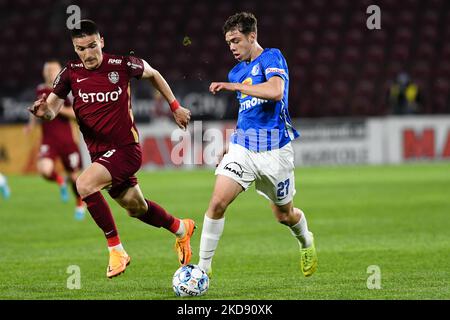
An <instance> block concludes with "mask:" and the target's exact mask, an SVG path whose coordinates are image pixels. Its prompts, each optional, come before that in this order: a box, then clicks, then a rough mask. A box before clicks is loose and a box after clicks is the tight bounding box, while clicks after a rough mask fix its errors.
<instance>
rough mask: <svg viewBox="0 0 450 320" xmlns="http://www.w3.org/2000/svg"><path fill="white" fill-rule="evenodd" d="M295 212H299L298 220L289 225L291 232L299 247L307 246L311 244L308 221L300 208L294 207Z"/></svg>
mask: <svg viewBox="0 0 450 320" xmlns="http://www.w3.org/2000/svg"><path fill="white" fill-rule="evenodd" d="M294 210H296V211H297V212H299V213H300V221H299V222H297V223H296V224H294V225H293V226H290V227H289V228H290V229H291V232H292V234H293V235H294V237H296V238H297V240H298V243H299V245H300V247H301V248H308V247H309V246H311V245H312V238H311V235H310V234H309V230H308V222H307V221H306V216H305V214H304V213H303V211H302V210H300V209H298V208H294Z"/></svg>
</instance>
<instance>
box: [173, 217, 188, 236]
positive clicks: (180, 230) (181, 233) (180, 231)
mask: <svg viewBox="0 0 450 320" xmlns="http://www.w3.org/2000/svg"><path fill="white" fill-rule="evenodd" d="M185 230H186V228H185V226H184V222H183V220H181V219H180V226H179V227H178V230H177V231H176V232H175V235H176V236H177V237H178V238H182V237H183V236H184V232H185Z"/></svg>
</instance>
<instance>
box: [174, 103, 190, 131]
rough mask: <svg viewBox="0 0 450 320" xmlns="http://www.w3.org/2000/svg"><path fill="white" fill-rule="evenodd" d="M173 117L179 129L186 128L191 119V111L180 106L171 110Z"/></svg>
mask: <svg viewBox="0 0 450 320" xmlns="http://www.w3.org/2000/svg"><path fill="white" fill-rule="evenodd" d="M173 117H174V118H175V122H176V123H177V125H178V126H179V127H180V128H181V129H183V130H186V128H187V125H188V124H189V120H190V119H191V112H190V111H189V110H188V109H186V108H183V107H181V106H180V107H179V108H177V109H176V110H175V111H174V112H173Z"/></svg>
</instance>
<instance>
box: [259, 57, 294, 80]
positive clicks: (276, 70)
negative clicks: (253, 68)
mask: <svg viewBox="0 0 450 320" xmlns="http://www.w3.org/2000/svg"><path fill="white" fill-rule="evenodd" d="M283 60H284V58H283V56H282V55H281V53H279V52H278V53H275V52H270V53H269V54H267V55H266V57H264V59H263V60H262V62H261V65H262V68H263V73H264V75H265V76H266V79H267V80H269V79H270V78H272V77H273V76H278V77H280V78H282V79H283V80H284V81H287V80H288V73H287V70H286V68H285V65H284V63H283Z"/></svg>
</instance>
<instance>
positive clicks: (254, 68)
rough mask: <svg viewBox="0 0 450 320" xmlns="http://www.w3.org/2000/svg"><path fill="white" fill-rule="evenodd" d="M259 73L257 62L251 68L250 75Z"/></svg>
mask: <svg viewBox="0 0 450 320" xmlns="http://www.w3.org/2000/svg"><path fill="white" fill-rule="evenodd" d="M258 74H259V63H258V64H257V65H255V66H253V68H252V76H256V75H258Z"/></svg>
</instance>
